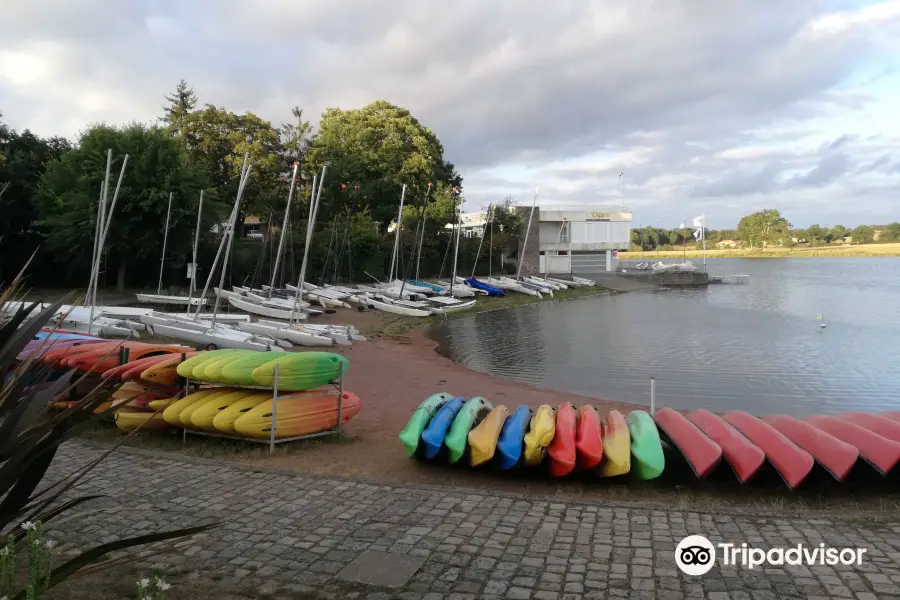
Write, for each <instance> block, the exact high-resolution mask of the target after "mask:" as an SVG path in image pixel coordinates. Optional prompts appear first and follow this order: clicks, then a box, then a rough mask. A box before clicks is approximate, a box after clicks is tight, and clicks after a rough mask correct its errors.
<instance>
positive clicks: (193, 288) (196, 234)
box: [187, 190, 203, 313]
mask: <svg viewBox="0 0 900 600" xmlns="http://www.w3.org/2000/svg"><path fill="white" fill-rule="evenodd" d="M202 214H203V190H200V204H199V205H198V206H197V228H196V230H195V231H194V252H193V256H192V258H191V265H193V266H192V267H191V287H190V288H189V289H188V310H187V312H188V313H190V312H191V297H192V296H193V295H194V292H196V291H197V248H198V247H199V245H200V216H201V215H202Z"/></svg>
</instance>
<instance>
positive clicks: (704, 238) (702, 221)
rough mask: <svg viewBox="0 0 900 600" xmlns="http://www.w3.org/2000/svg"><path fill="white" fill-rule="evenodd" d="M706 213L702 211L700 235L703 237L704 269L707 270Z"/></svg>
mask: <svg viewBox="0 0 900 600" xmlns="http://www.w3.org/2000/svg"><path fill="white" fill-rule="evenodd" d="M705 230H706V213H705V212H704V213H700V236H701V237H702V238H703V270H704V271H705V270H706V231H705Z"/></svg>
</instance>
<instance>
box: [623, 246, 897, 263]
mask: <svg viewBox="0 0 900 600" xmlns="http://www.w3.org/2000/svg"><path fill="white" fill-rule="evenodd" d="M686 254H687V257H688V258H700V257H701V256H703V251H702V250H694V249H688V251H687V253H686ZM681 256H684V254H683V253H682V251H681V250H669V251H665V252H640V251H638V252H619V258H620V259H622V260H626V259H631V260H635V259H640V258H679V257H681ZM706 256H707V257H709V258H787V257H806V256H900V243H896V244H860V245H858V246H850V245H842V246H817V247H814V248H807V247H805V246H797V247H794V248H767V249H765V250H761V249H758V248H757V249H753V250H744V249H733V250H712V249H711V250H707V251H706Z"/></svg>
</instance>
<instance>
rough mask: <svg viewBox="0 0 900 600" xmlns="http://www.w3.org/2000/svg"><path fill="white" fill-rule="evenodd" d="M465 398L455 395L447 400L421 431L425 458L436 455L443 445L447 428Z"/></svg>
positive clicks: (464, 401)
mask: <svg viewBox="0 0 900 600" xmlns="http://www.w3.org/2000/svg"><path fill="white" fill-rule="evenodd" d="M465 403H466V399H465V398H463V397H461V396H457V397H456V398H454V399H452V400H448V401H447V402H446V403H445V404H444V405H443V406H441V408H440V409H438V411H437V413H436V414H435V415H434V417H433V418H432V419H431V421H430V422H429V423H428V427H426V428H425V430H424V431H423V432H422V454H423V456H424V457H425V458H427V459H432V458H434V457H435V456H437V454H438V452H440V450H441V446H443V445H444V438H445V437H446V436H447V430H448V429H450V425H451V424H452V423H453V419H455V418H456V415H457V414H458V413H459V411H460V409H462V407H463V404H465Z"/></svg>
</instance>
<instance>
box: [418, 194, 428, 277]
mask: <svg viewBox="0 0 900 600" xmlns="http://www.w3.org/2000/svg"><path fill="white" fill-rule="evenodd" d="M431 189H432V186H431V182H429V183H428V194H431ZM428 194H426V195H425V203H424V204H423V205H422V219H421V221H420V223H421V224H422V235H421V236H419V254H418V256H416V281H419V264H420V263H421V262H422V244H424V243H425V208H426V207H427V205H428Z"/></svg>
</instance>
